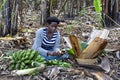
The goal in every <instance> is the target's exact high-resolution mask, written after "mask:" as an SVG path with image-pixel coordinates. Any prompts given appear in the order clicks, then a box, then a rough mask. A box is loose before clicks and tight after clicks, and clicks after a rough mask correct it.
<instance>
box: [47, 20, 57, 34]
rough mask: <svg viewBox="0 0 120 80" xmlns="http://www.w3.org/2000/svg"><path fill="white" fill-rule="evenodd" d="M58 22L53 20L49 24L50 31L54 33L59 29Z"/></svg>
mask: <svg viewBox="0 0 120 80" xmlns="http://www.w3.org/2000/svg"><path fill="white" fill-rule="evenodd" d="M57 26H58V24H57V23H56V22H52V23H51V24H50V25H49V26H48V29H49V31H50V32H52V33H54V32H55V31H56V29H57Z"/></svg>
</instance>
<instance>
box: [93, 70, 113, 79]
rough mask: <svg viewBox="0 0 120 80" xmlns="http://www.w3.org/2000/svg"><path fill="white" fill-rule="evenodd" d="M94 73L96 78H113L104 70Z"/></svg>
mask: <svg viewBox="0 0 120 80" xmlns="http://www.w3.org/2000/svg"><path fill="white" fill-rule="evenodd" d="M92 74H93V75H94V77H95V80H113V79H112V78H111V77H110V76H108V75H106V74H105V73H102V72H94V73H92Z"/></svg>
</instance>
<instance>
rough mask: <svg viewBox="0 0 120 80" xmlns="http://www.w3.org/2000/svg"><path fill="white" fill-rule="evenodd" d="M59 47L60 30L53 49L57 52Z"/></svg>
mask: <svg viewBox="0 0 120 80" xmlns="http://www.w3.org/2000/svg"><path fill="white" fill-rule="evenodd" d="M59 47H60V34H59V32H58V34H57V38H56V42H55V46H54V48H53V50H54V51H55V52H57V51H59V50H60V49H59Z"/></svg>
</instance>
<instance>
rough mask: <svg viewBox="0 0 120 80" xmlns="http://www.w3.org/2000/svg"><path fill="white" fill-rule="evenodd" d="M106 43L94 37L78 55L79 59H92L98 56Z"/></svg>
mask: <svg viewBox="0 0 120 80" xmlns="http://www.w3.org/2000/svg"><path fill="white" fill-rule="evenodd" d="M106 45H107V41H106V40H104V39H102V38H99V37H96V38H95V39H94V40H93V41H92V42H91V43H90V44H89V45H88V47H87V48H86V49H85V50H84V51H83V52H82V54H80V56H79V58H83V59H93V58H95V57H97V56H98V55H99V53H100V52H101V51H102V50H103V49H104V48H105V47H106Z"/></svg>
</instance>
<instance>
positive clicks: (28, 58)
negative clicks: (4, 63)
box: [10, 49, 46, 70]
mask: <svg viewBox="0 0 120 80" xmlns="http://www.w3.org/2000/svg"><path fill="white" fill-rule="evenodd" d="M32 62H38V63H45V62H46V61H45V59H44V58H42V57H41V56H40V55H39V53H38V52H37V51H35V50H31V49H29V50H19V51H17V52H14V53H13V54H12V56H11V60H10V69H12V70H21V69H27V68H32V67H35V66H34V65H32Z"/></svg>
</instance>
